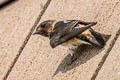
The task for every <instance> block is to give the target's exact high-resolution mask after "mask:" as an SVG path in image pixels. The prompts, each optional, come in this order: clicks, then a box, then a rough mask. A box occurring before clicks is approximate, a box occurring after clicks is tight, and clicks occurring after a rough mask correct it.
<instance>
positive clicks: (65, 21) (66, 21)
mask: <svg viewBox="0 0 120 80" xmlns="http://www.w3.org/2000/svg"><path fill="white" fill-rule="evenodd" d="M63 22H64V23H69V22H71V21H68V20H64V21H63Z"/></svg>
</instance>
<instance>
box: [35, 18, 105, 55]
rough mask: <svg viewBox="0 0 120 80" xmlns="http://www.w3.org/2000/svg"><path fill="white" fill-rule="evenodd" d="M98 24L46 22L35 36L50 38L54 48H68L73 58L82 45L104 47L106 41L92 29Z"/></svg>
mask: <svg viewBox="0 0 120 80" xmlns="http://www.w3.org/2000/svg"><path fill="white" fill-rule="evenodd" d="M96 24H97V22H84V21H81V20H64V21H56V20H46V21H43V22H42V23H40V25H39V26H38V27H37V28H36V30H35V32H34V33H33V35H35V34H39V35H42V36H45V37H48V38H49V40H50V46H51V47H52V48H55V47H57V46H59V45H62V46H66V47H68V48H69V50H70V54H71V56H73V53H74V52H75V50H76V49H77V48H78V46H80V45H82V44H87V45H91V46H95V47H101V48H102V47H104V45H105V40H104V38H103V37H102V35H101V34H100V33H98V32H96V31H94V30H93V29H92V28H91V27H92V26H94V25H96Z"/></svg>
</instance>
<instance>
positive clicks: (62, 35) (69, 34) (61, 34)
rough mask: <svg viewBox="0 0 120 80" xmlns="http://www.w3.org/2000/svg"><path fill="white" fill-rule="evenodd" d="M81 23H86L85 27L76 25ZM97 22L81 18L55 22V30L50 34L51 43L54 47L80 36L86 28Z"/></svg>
mask: <svg viewBox="0 0 120 80" xmlns="http://www.w3.org/2000/svg"><path fill="white" fill-rule="evenodd" d="M79 23H82V24H84V25H86V26H85V27H81V28H76V27H75V26H76V25H77V24H79ZM95 24H96V22H91V23H89V24H87V23H86V22H81V21H79V20H68V21H60V22H57V23H56V24H55V27H54V30H53V32H51V34H50V45H51V47H52V48H55V47H56V46H58V45H60V44H62V43H64V42H66V41H68V40H70V39H72V38H74V37H76V36H78V35H79V34H81V33H82V32H84V31H85V30H87V29H89V28H91V26H93V25H95Z"/></svg>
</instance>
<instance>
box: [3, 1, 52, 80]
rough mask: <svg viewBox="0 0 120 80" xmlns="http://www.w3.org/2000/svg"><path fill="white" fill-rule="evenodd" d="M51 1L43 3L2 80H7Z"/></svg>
mask: <svg viewBox="0 0 120 80" xmlns="http://www.w3.org/2000/svg"><path fill="white" fill-rule="evenodd" d="M51 1H52V0H47V2H46V3H45V5H44V7H43V9H42V11H41V12H40V13H39V15H38V17H37V19H36V21H35V23H34V24H33V26H32V28H31V29H30V31H29V33H28V35H27V37H26V38H25V40H24V42H23V44H22V46H21V47H20V49H19V51H18V54H17V55H16V57H15V58H14V60H13V62H12V63H11V64H10V67H9V69H8V71H7V72H6V74H5V76H4V77H3V80H7V78H8V76H9V74H10V72H11V71H12V69H13V67H14V66H15V63H16V62H17V60H18V58H19V56H20V55H21V53H22V51H23V50H24V48H25V47H26V44H27V43H28V41H29V39H30V37H31V35H32V33H33V31H34V30H35V28H36V26H37V24H38V23H39V21H40V19H41V18H42V16H43V15H44V13H45V11H46V10H47V8H48V6H49V4H50V2H51Z"/></svg>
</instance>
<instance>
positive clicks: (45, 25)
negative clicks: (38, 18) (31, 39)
mask: <svg viewBox="0 0 120 80" xmlns="http://www.w3.org/2000/svg"><path fill="white" fill-rule="evenodd" d="M54 22H55V20H46V21H43V22H42V23H40V25H39V26H38V27H37V28H36V30H35V32H34V33H33V35H36V34H39V35H42V36H45V37H49V36H50V33H51V32H52V30H53V24H54Z"/></svg>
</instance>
